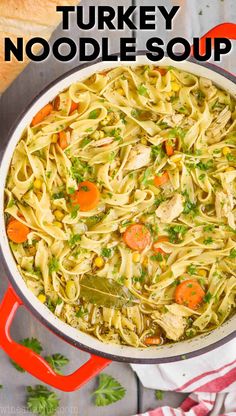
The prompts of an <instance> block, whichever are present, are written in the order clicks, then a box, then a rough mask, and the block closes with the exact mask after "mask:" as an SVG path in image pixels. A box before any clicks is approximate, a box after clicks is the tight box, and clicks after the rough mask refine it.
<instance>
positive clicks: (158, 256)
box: [150, 253, 163, 261]
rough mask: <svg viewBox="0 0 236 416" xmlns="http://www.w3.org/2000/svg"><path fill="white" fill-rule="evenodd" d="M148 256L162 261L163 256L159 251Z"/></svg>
mask: <svg viewBox="0 0 236 416" xmlns="http://www.w3.org/2000/svg"><path fill="white" fill-rule="evenodd" d="M150 258H151V260H153V261H162V260H163V256H162V254H161V253H157V254H155V255H154V256H151V257H150Z"/></svg>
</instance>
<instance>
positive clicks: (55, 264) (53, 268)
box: [48, 256, 59, 274]
mask: <svg viewBox="0 0 236 416" xmlns="http://www.w3.org/2000/svg"><path fill="white" fill-rule="evenodd" d="M48 268H49V273H50V274H52V272H58V270H59V261H58V259H57V258H56V257H54V256H52V258H51V260H50V261H49V263H48Z"/></svg>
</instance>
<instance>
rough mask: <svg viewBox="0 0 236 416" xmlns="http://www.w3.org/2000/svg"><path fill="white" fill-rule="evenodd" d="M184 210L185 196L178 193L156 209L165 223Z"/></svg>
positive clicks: (158, 215)
mask: <svg viewBox="0 0 236 416" xmlns="http://www.w3.org/2000/svg"><path fill="white" fill-rule="evenodd" d="M183 210H184V197H183V196H182V195H180V194H176V195H174V196H173V198H171V199H169V200H168V201H165V202H162V203H161V204H160V205H159V207H158V208H157V209H156V216H157V217H158V218H160V219H161V221H162V222H164V223H170V222H172V221H173V220H174V219H175V218H177V217H178V216H179V215H180V214H181V212H183Z"/></svg>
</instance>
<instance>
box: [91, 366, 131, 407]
mask: <svg viewBox="0 0 236 416" xmlns="http://www.w3.org/2000/svg"><path fill="white" fill-rule="evenodd" d="M125 393H126V390H125V389H124V387H122V385H121V384H120V383H119V382H118V381H117V380H115V379H114V378H113V377H112V376H110V375H108V374H104V373H103V374H100V375H99V385H98V388H97V390H95V391H94V392H93V394H92V395H94V396H95V404H96V406H107V405H109V404H111V403H115V402H117V401H118V400H121V399H123V397H124V396H125Z"/></svg>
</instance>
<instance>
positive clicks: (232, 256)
mask: <svg viewBox="0 0 236 416" xmlns="http://www.w3.org/2000/svg"><path fill="white" fill-rule="evenodd" d="M229 258H230V259H235V258H236V248H232V250H230V254H229Z"/></svg>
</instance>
